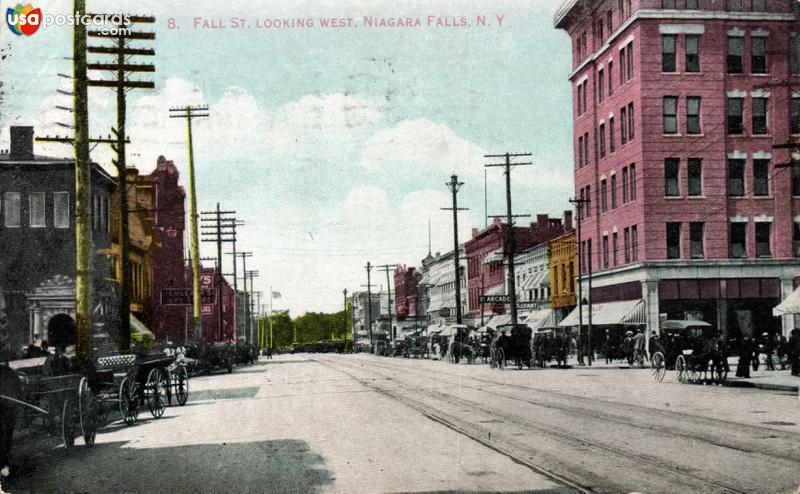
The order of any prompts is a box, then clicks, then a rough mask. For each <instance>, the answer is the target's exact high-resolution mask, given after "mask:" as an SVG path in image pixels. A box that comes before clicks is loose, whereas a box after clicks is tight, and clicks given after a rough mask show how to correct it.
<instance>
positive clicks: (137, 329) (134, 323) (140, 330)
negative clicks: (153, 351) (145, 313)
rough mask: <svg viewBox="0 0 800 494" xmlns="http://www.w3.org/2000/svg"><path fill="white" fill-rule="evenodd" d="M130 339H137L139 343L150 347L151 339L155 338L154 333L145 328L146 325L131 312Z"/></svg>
mask: <svg viewBox="0 0 800 494" xmlns="http://www.w3.org/2000/svg"><path fill="white" fill-rule="evenodd" d="M130 321H131V339H132V340H133V341H138V342H139V343H141V344H142V345H143V346H144V347H145V348H150V346H151V345H152V344H153V340H155V335H154V334H153V333H152V332H151V331H150V330H149V329H147V326H145V325H144V323H143V322H142V321H140V320H139V319H137V318H136V316H134V315H133V314H131V319H130Z"/></svg>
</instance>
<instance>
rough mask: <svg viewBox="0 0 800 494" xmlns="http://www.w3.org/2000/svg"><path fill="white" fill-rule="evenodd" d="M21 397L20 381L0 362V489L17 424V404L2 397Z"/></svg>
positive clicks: (7, 473)
mask: <svg viewBox="0 0 800 494" xmlns="http://www.w3.org/2000/svg"><path fill="white" fill-rule="evenodd" d="M6 397H7V398H11V399H14V400H21V399H22V382H21V381H20V379H19V376H18V375H17V373H16V372H15V371H13V370H12V369H11V368H9V367H8V366H7V365H2V364H0V489H2V477H8V475H9V474H10V470H11V465H10V460H11V458H10V456H11V446H12V443H13V438H14V428H15V427H16V425H17V406H16V404H14V403H13V402H11V401H9V400H7V399H4V398H6Z"/></svg>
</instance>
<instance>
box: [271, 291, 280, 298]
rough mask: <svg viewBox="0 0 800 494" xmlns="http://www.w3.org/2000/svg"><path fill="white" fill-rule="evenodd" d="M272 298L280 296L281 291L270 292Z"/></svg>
mask: <svg viewBox="0 0 800 494" xmlns="http://www.w3.org/2000/svg"><path fill="white" fill-rule="evenodd" d="M272 298H281V292H272Z"/></svg>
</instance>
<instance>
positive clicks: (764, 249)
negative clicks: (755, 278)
mask: <svg viewBox="0 0 800 494" xmlns="http://www.w3.org/2000/svg"><path fill="white" fill-rule="evenodd" d="M771 233H772V223H769V222H766V221H759V222H756V257H772V248H771V247H770V244H771V242H770V237H771Z"/></svg>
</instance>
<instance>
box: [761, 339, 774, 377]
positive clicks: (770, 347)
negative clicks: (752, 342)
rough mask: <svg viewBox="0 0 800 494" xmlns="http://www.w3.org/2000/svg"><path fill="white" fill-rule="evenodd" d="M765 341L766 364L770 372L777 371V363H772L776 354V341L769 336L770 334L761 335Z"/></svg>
mask: <svg viewBox="0 0 800 494" xmlns="http://www.w3.org/2000/svg"><path fill="white" fill-rule="evenodd" d="M761 336H762V337H763V339H764V353H765V354H766V364H767V370H768V371H774V370H775V362H773V361H772V354H773V353H775V339H774V338H773V337H772V336H770V335H769V333H764V334H762V335H761Z"/></svg>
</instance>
